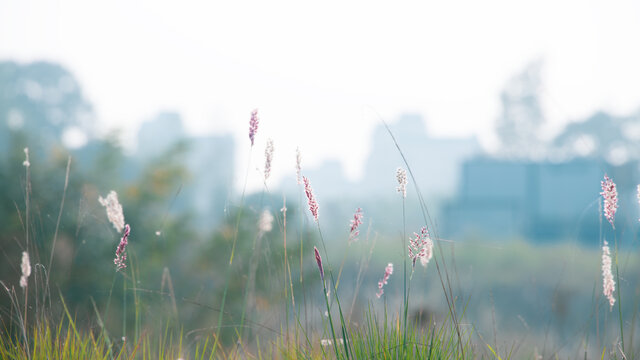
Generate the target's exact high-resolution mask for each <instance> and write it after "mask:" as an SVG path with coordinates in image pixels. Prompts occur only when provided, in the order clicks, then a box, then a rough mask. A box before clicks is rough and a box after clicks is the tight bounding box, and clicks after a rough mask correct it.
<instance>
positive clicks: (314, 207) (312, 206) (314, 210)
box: [302, 176, 318, 222]
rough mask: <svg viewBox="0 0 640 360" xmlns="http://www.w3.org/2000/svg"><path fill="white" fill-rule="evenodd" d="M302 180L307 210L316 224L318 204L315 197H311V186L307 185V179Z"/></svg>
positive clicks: (304, 177)
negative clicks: (307, 201)
mask: <svg viewBox="0 0 640 360" xmlns="http://www.w3.org/2000/svg"><path fill="white" fill-rule="evenodd" d="M302 180H303V181H304V192H305V194H307V199H308V200H309V210H310V211H311V215H313V218H314V219H316V222H318V202H317V201H316V198H315V196H313V189H312V188H311V184H309V179H308V178H307V177H306V176H303V177H302Z"/></svg>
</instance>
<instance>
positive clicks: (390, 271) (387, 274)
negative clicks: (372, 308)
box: [376, 263, 393, 299]
mask: <svg viewBox="0 0 640 360" xmlns="http://www.w3.org/2000/svg"><path fill="white" fill-rule="evenodd" d="M391 274H393V264H392V263H389V264H388V265H387V267H386V268H385V269H384V276H383V277H382V279H380V281H378V293H377V294H376V296H377V297H378V299H379V298H380V297H381V296H382V294H384V289H383V287H384V286H385V285H387V281H388V280H389V277H390V276H391Z"/></svg>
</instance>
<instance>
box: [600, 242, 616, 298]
mask: <svg viewBox="0 0 640 360" xmlns="http://www.w3.org/2000/svg"><path fill="white" fill-rule="evenodd" d="M602 290H603V293H604V296H606V297H607V299H608V300H609V307H610V309H609V310H612V309H613V304H614V303H615V302H616V299H615V298H614V297H613V293H614V291H616V283H615V281H613V273H612V272H611V252H610V251H609V244H607V242H606V241H605V242H604V246H603V247H602Z"/></svg>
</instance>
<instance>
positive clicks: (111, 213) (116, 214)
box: [98, 190, 124, 232]
mask: <svg viewBox="0 0 640 360" xmlns="http://www.w3.org/2000/svg"><path fill="white" fill-rule="evenodd" d="M98 201H99V202H100V205H102V206H104V207H105V208H106V209H107V218H108V219H109V221H110V222H111V224H113V227H114V228H115V229H116V231H117V232H122V229H123V228H124V214H123V213H122V205H120V202H119V201H118V194H117V193H116V192H115V191H113V190H111V192H109V195H107V197H106V198H103V197H102V196H100V197H98Z"/></svg>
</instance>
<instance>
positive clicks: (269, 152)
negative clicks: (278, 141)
mask: <svg viewBox="0 0 640 360" xmlns="http://www.w3.org/2000/svg"><path fill="white" fill-rule="evenodd" d="M272 160H273V140H271V139H267V147H266V148H265V149H264V181H267V179H268V178H269V175H271V161H272Z"/></svg>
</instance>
